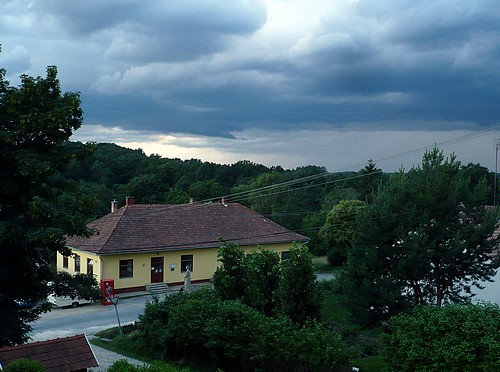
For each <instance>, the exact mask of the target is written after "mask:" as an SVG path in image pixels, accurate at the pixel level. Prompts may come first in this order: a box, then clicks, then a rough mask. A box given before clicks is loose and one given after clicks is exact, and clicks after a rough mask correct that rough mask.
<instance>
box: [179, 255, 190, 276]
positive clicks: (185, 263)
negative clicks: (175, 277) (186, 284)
mask: <svg viewBox="0 0 500 372" xmlns="http://www.w3.org/2000/svg"><path fill="white" fill-rule="evenodd" d="M187 266H189V271H193V255H192V254H184V255H182V256H181V273H185V272H186V267H187Z"/></svg>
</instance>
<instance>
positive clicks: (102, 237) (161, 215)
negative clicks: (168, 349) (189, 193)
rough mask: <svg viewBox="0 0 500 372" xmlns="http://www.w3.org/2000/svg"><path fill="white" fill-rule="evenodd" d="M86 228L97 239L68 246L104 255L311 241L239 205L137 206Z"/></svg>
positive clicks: (74, 240)
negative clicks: (92, 230) (89, 229)
mask: <svg viewBox="0 0 500 372" xmlns="http://www.w3.org/2000/svg"><path fill="white" fill-rule="evenodd" d="M88 227H89V228H91V229H95V230H96V231H97V232H98V234H96V235H94V236H92V237H90V238H81V237H69V238H67V241H66V244H67V245H68V247H70V248H75V249H79V250H84V251H88V252H94V253H98V254H101V255H106V254H116V253H130V252H151V251H166V250H181V249H191V248H216V247H219V246H220V244H221V242H220V239H221V238H222V239H224V240H225V241H234V242H235V243H237V244H239V245H241V246H245V245H259V244H260V245H265V244H273V243H288V242H290V243H291V242H305V241H307V240H308V238H307V237H306V236H304V235H300V234H298V233H295V232H293V231H291V230H288V229H287V228H285V227H283V226H281V225H278V224H277V223H275V222H273V221H271V220H269V219H267V218H265V217H263V216H261V215H260V214H258V213H256V212H254V211H252V210H250V209H248V208H246V207H245V206H243V205H241V204H238V203H231V204H174V205H161V204H134V205H128V206H124V207H122V208H120V209H118V210H117V211H116V212H114V213H110V214H108V215H106V216H104V217H102V218H99V219H97V220H95V221H93V222H91V223H90V224H88Z"/></svg>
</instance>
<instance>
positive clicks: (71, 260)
mask: <svg viewBox="0 0 500 372" xmlns="http://www.w3.org/2000/svg"><path fill="white" fill-rule="evenodd" d="M72 251H73V253H75V254H77V255H79V256H80V273H82V274H87V259H88V258H90V259H92V260H93V262H94V269H93V272H94V275H95V276H96V277H97V278H99V273H100V270H101V261H100V259H99V256H97V255H95V254H93V253H89V252H84V251H79V250H76V249H74V250H72ZM56 265H57V271H67V272H69V273H70V274H73V275H74V274H76V271H75V257H74V256H73V255H72V256H69V257H68V268H67V269H66V268H64V267H63V256H62V254H60V253H59V252H58V253H57V255H56Z"/></svg>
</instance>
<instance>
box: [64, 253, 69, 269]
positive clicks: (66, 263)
mask: <svg viewBox="0 0 500 372" xmlns="http://www.w3.org/2000/svg"><path fill="white" fill-rule="evenodd" d="M68 261H69V260H68V256H63V269H67V268H68Z"/></svg>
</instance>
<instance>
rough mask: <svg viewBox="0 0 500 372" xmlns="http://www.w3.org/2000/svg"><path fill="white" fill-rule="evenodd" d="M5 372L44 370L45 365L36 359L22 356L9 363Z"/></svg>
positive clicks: (38, 371)
mask: <svg viewBox="0 0 500 372" xmlns="http://www.w3.org/2000/svg"><path fill="white" fill-rule="evenodd" d="M4 370H5V372H45V367H44V366H43V364H42V363H40V362H39V361H38V360H33V359H28V358H23V359H18V360H15V361H13V362H12V363H10V364H9V365H7V366H6V367H5V368H4Z"/></svg>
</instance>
